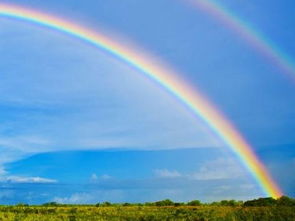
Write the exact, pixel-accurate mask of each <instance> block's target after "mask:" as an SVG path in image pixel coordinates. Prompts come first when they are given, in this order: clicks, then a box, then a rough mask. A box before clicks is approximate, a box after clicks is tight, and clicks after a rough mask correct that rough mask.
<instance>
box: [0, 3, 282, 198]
mask: <svg viewBox="0 0 295 221" xmlns="http://www.w3.org/2000/svg"><path fill="white" fill-rule="evenodd" d="M0 16H4V17H9V18H14V19H19V20H22V21H26V22H30V23H33V24H36V25H39V26H41V27H46V28H50V29H53V30H56V31H59V32H62V33H65V34H68V35H70V36H73V37H75V38H78V39H81V40H83V41H84V42H87V43H90V44H92V45H93V46H95V47H97V48H99V49H103V50H105V51H107V52H108V53H110V54H112V55H113V56H115V57H117V58H118V59H120V60H122V61H124V62H126V63H127V64H129V65H130V66H132V67H133V68H135V69H137V70H138V71H140V73H142V74H144V75H145V76H146V77H147V78H149V79H151V80H153V81H155V82H156V83H158V85H159V86H161V87H162V88H164V89H166V90H167V91H168V92H170V94H171V95H173V96H174V97H175V98H177V99H178V100H179V101H181V102H182V104H184V105H186V106H187V107H188V108H189V109H190V110H191V111H192V113H193V114H194V115H195V116H196V117H198V118H201V119H202V120H203V121H204V122H206V123H207V125H208V126H209V127H210V128H211V129H212V131H214V132H215V133H216V134H217V135H218V136H219V137H220V138H221V139H222V140H223V141H224V142H225V143H226V144H227V145H228V147H230V148H231V150H232V151H233V152H234V153H235V155H236V156H237V157H238V159H239V160H240V161H241V163H242V164H243V165H244V166H245V167H246V168H247V169H248V170H249V171H250V173H251V174H252V175H253V177H254V178H255V179H256V181H257V183H258V184H259V185H260V186H261V188H262V189H263V191H264V192H265V194H267V195H269V196H272V197H275V198H278V197H279V196H281V195H282V192H281V190H280V188H279V187H278V185H277V184H276V183H275V182H274V180H273V179H272V178H271V176H270V174H269V173H268V171H267V170H266V168H265V166H264V165H263V163H262V162H261V161H260V160H259V159H258V157H257V156H256V155H255V154H254V152H253V150H252V148H251V146H250V145H249V144H248V143H247V142H246V140H245V139H244V138H243V136H242V135H241V134H240V133H239V132H238V131H237V130H236V129H235V127H234V126H233V125H232V123H231V122H230V121H229V120H228V119H226V117H225V116H223V115H222V114H221V112H220V111H218V109H217V108H216V107H214V105H213V104H211V103H210V102H209V100H208V99H206V98H205V96H203V95H202V94H201V93H200V92H199V91H198V90H197V89H196V88H195V87H194V88H193V87H191V86H190V85H189V84H188V83H187V82H185V81H183V80H182V79H181V78H180V76H181V75H180V74H179V73H176V72H174V71H173V69H172V68H170V67H168V66H165V65H163V64H160V63H158V62H157V61H155V60H154V59H153V57H152V56H149V55H148V54H147V53H143V51H142V50H139V49H137V47H135V46H134V45H130V44H126V43H125V42H124V44H123V43H120V42H116V41H114V40H113V39H112V38H111V37H110V36H107V35H105V34H102V33H98V32H94V31H92V30H89V29H87V28H84V27H81V26H78V25H76V24H74V23H72V22H69V21H66V20H64V19H59V18H58V17H56V16H51V15H48V14H46V13H43V12H42V13H41V12H38V11H36V10H31V9H26V8H23V7H19V6H16V5H10V4H0Z"/></svg>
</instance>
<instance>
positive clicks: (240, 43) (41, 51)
mask: <svg viewBox="0 0 295 221" xmlns="http://www.w3.org/2000/svg"><path fill="white" fill-rule="evenodd" d="M3 2H10V3H15V4H19V5H23V6H27V7H31V8H34V9H36V10H42V11H45V12H48V13H51V14H53V15H57V16H59V17H64V18H67V19H69V20H71V21H74V22H76V23H79V24H81V25H85V26H87V27H89V28H92V29H93V30H97V31H99V30H100V29H104V30H111V31H112V32H113V33H118V34H119V35H120V36H123V37H124V38H126V39H128V40H129V41H131V42H135V43H136V44H137V45H139V46H141V47H142V48H145V50H146V51H148V52H149V53H152V54H154V56H155V57H156V58H159V59H161V60H163V61H165V62H167V63H169V64H171V65H172V66H173V67H175V68H176V69H178V70H180V72H181V73H182V77H183V78H185V79H187V80H188V81H190V82H191V84H193V85H196V86H197V87H198V88H200V89H201V91H202V92H203V93H204V94H206V96H207V97H209V98H210V100H211V101H212V102H213V103H215V104H216V105H217V106H218V107H219V109H220V110H222V111H223V112H224V113H225V114H226V116H228V118H229V119H230V120H231V121H232V122H233V123H234V124H235V126H236V127H237V128H238V129H239V130H240V131H241V133H242V134H243V135H244V136H245V138H246V139H247V140H248V141H249V142H250V143H251V144H252V146H253V147H254V151H255V152H256V153H257V154H258V155H259V157H260V158H261V159H262V161H263V162H264V163H265V165H266V166H267V168H268V169H269V170H270V172H271V174H272V175H273V177H274V178H275V180H276V181H277V182H278V183H279V184H280V186H281V187H282V189H283V191H284V192H285V193H286V194H288V195H290V196H295V195H294V194H295V192H294V186H295V180H294V179H292V178H291V177H294V175H295V174H294V171H295V149H294V145H295V137H294V136H293V134H294V130H295V110H294V108H293V107H294V105H295V93H294V92H295V83H294V82H292V81H290V79H289V78H288V77H286V76H285V75H284V74H283V73H282V70H280V69H278V68H277V67H276V66H275V65H274V64H272V63H271V62H270V61H269V60H267V59H266V58H265V57H263V56H262V55H261V54H259V53H258V52H257V51H256V50H255V49H254V48H253V47H251V45H249V44H248V43H247V42H245V41H244V40H243V39H242V38H240V37H239V36H237V35H236V33H235V32H234V31H232V30H230V29H229V28H228V27H226V26H224V25H223V24H222V23H220V21H218V20H217V19H216V18H214V17H212V16H211V15H208V14H206V13H204V12H203V11H202V10H199V9H195V8H192V7H191V5H190V4H187V3H186V1H183V0H173V1H171V0H160V1H159V0H157V1H156V0H151V1H137V0H125V1H116V0H108V1H103V0H100V1H94V0H86V1H68V0H63V1H57V0H52V1H41V0H40V1H39V0H27V1H16V0H13V1H3ZM294 4H295V3H294V2H293V1H291V0H284V1H279V2H278V1H269V0H268V1H266V0H261V1H259V2H257V3H255V4H251V3H250V2H244V1H233V0H224V1H222V5H223V6H224V7H227V8H228V9H230V10H231V11H233V12H234V13H235V14H236V15H237V16H238V17H239V18H241V19H242V20H245V21H247V22H248V23H250V24H251V25H252V26H253V27H255V29H257V30H259V31H260V32H261V33H263V34H264V35H265V36H267V37H268V39H270V40H271V41H272V42H274V44H275V45H276V46H277V47H279V48H280V49H281V50H283V51H284V52H285V53H287V54H288V55H289V56H290V57H292V56H295V43H294V41H292V39H294V35H295V32H294V30H293V28H292V27H294V25H295V24H294V23H295V21H294V19H291V18H292V16H293V14H294V8H295V7H294V6H295V5H294ZM0 26H1V29H0V39H1V40H0V50H1V53H0V70H1V72H0V74H1V79H0V94H1V96H0V116H1V117H0V151H1V153H2V157H1V158H0V182H1V187H0V203H16V202H20V201H21V202H30V203H42V202H45V201H51V200H55V201H60V202H74V203H79V202H85V203H87V202H95V201H101V200H111V201H116V202H117V201H132V202H134V201H148V200H158V199H160V198H161V197H162V198H172V199H174V200H190V199H192V198H199V199H202V200H204V201H210V200H218V199H221V198H237V199H247V198H251V197H257V196H261V195H263V193H262V191H261V190H260V189H259V187H258V186H257V183H256V182H255V180H253V178H252V177H251V176H250V175H249V174H248V172H247V171H246V170H245V169H244V168H243V167H242V166H241V165H240V162H239V161H238V160H237V159H236V157H235V156H233V155H232V153H231V152H230V151H229V150H228V148H227V146H226V145H225V144H224V143H223V142H222V141H221V140H220V139H219V138H218V137H217V136H216V135H215V134H214V133H213V132H212V131H210V129H209V128H208V126H207V125H206V124H204V122H202V121H201V120H200V119H197V118H195V117H193V116H192V115H191V114H190V113H189V112H188V111H187V109H186V108H185V107H183V106H182V105H181V104H180V103H179V102H178V101H177V100H175V98H173V97H171V95H170V94H168V93H167V92H165V91H163V90H162V89H161V88H160V87H158V86H157V85H155V84H154V83H152V82H150V81H149V80H147V79H145V78H144V77H143V76H142V75H141V73H140V72H138V71H136V70H133V69H131V68H130V67H128V66H127V65H126V64H124V63H123V62H122V61H120V60H117V59H115V58H114V57H112V56H111V55H109V54H106V53H105V52H104V51H100V50H98V49H95V48H93V47H91V46H89V45H87V44H85V43H83V42H81V41H79V40H77V39H74V38H72V37H69V36H65V35H64V34H61V33H58V32H55V31H52V30H48V29H44V28H41V27H38V26H35V25H32V24H29V23H25V22H23V21H17V20H13V19H8V18H2V17H0ZM116 37H117V36H116ZM102 149H107V150H112V151H110V152H107V154H106V153H105V152H104V151H101V150H102ZM127 150H128V151H127ZM89 151H90V152H89ZM126 151H127V152H126ZM151 151H152V152H151ZM105 154H106V155H105ZM63 162H67V164H66V165H65V164H64V163H63ZM77 168H80V169H77ZM219 175H220V176H219ZM88 185H89V186H91V188H90V187H88ZM106 187H108V188H106ZM205 187H206V188H205ZM22 189H25V190H26V191H24V192H23V193H22V194H20V190H22ZM49 189H50V190H51V191H48V190H49ZM249 189H251V191H249ZM216 191H217V192H216ZM48 192H50V193H51V194H48ZM249 192H251V195H249ZM160 193H161V194H160ZM138 195H140V196H141V197H138ZM16 196H17V197H16Z"/></svg>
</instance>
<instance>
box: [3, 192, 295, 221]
mask: <svg viewBox="0 0 295 221" xmlns="http://www.w3.org/2000/svg"><path fill="white" fill-rule="evenodd" d="M88 205H90V204H88ZM16 206H18V207H25V206H29V205H28V204H24V203H19V204H16ZM41 206H45V207H65V206H77V205H71V204H60V203H56V202H48V203H44V204H42V205H41ZM79 206H83V205H82V204H81V205H79ZM84 206H85V205H84ZM94 206H96V207H111V206H113V207H115V206H125V207H127V206H156V207H163V206H173V207H178V206H231V207H235V206H244V207H269V206H270V207H272V206H295V199H293V198H290V197H287V196H282V197H280V198H278V199H274V198H272V197H266V198H258V199H254V200H248V201H245V202H243V201H236V200H221V201H219V202H212V203H202V202H201V201H199V200H192V201H189V202H187V203H183V202H173V201H172V200H170V199H165V200H160V201H156V202H146V203H144V204H141V203H128V202H125V203H111V202H102V203H97V204H95V205H94ZM0 221H1V219H0Z"/></svg>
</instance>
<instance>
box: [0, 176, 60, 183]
mask: <svg viewBox="0 0 295 221" xmlns="http://www.w3.org/2000/svg"><path fill="white" fill-rule="evenodd" d="M0 181H2V182H8V183H57V180H54V179H48V178H43V177H25V176H7V177H2V178H1V179H0Z"/></svg>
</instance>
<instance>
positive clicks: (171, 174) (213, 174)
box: [154, 158, 245, 180]
mask: <svg viewBox="0 0 295 221" xmlns="http://www.w3.org/2000/svg"><path fill="white" fill-rule="evenodd" d="M154 173H155V175H156V176H157V177H160V178H179V177H182V178H186V179H191V180H221V179H233V178H239V177H242V176H243V175H244V174H245V173H244V171H243V169H242V168H241V166H240V165H239V164H238V162H236V161H234V160H233V159H230V158H227V159H225V158H218V159H216V160H214V161H209V162H207V163H205V164H204V165H202V166H201V167H200V168H199V169H198V170H197V171H196V172H192V173H186V174H182V173H180V172H178V171H176V170H168V169H157V170H155V171H154Z"/></svg>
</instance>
